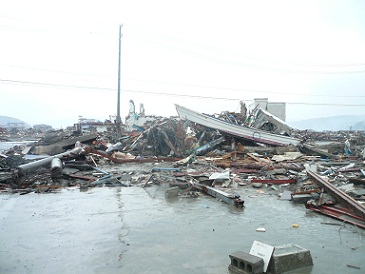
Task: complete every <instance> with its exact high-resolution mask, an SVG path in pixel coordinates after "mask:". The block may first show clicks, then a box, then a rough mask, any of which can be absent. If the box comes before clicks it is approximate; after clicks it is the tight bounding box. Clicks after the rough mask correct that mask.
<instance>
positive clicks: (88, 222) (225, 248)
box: [0, 185, 365, 274]
mask: <svg viewBox="0 0 365 274" xmlns="http://www.w3.org/2000/svg"><path fill="white" fill-rule="evenodd" d="M167 188H168V186H167V185H166V186H164V185H161V186H152V187H148V188H142V187H129V188H126V187H115V188H108V187H101V188H90V189H89V190H88V191H86V192H80V190H79V189H78V188H71V189H63V190H62V191H60V192H58V193H52V194H34V193H33V194H32V193H31V194H27V195H19V194H1V195H0V228H1V230H0V273H37V274H38V273H128V274H133V273H138V274H139V273H149V274H151V273H156V274H157V273H175V274H178V273H196V274H198V273H199V274H204V273H211V274H222V273H228V270H227V268H228V265H229V263H230V259H229V257H228V255H229V254H230V253H232V252H235V251H244V252H249V250H250V248H251V245H252V243H253V241H255V240H256V241H259V242H262V243H266V244H269V245H274V246H275V245H283V244H288V243H292V244H296V245H299V246H301V247H304V248H307V249H309V250H310V251H311V254H312V257H313V261H314V266H313V267H309V268H308V267H307V268H305V269H301V271H295V272H291V273H320V274H326V273H331V274H332V273H364V271H365V240H364V232H365V231H364V230H361V229H357V228H356V227H354V226H351V225H345V226H339V225H325V224H323V222H331V223H337V224H341V223H339V222H337V221H336V220H333V219H330V218H327V217H326V216H322V215H318V214H316V213H313V212H307V210H306V209H305V208H304V206H303V205H296V204H292V203H291V202H289V201H281V200H278V198H277V196H276V195H268V194H259V193H256V190H255V189H252V188H239V189H238V190H237V192H238V193H239V194H240V195H241V197H242V198H243V199H244V200H245V208H244V209H237V208H234V207H231V206H229V205H226V204H225V203H223V202H220V201H217V200H216V199H214V198H212V197H209V196H200V197H198V198H182V197H178V198H175V199H166V198H165V190H166V189H167ZM265 191H269V189H266V190H265ZM293 224H299V227H298V228H294V227H293ZM258 227H264V228H265V229H266V232H256V228H258ZM347 265H353V266H357V267H360V268H361V269H356V268H351V267H349V266H347Z"/></svg>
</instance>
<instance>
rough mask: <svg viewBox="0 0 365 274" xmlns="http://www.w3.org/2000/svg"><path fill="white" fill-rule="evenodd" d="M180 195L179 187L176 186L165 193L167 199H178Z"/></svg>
mask: <svg viewBox="0 0 365 274" xmlns="http://www.w3.org/2000/svg"><path fill="white" fill-rule="evenodd" d="M178 195H179V187H177V186H174V187H170V188H168V189H166V191H165V197H166V198H172V197H177V196H178Z"/></svg>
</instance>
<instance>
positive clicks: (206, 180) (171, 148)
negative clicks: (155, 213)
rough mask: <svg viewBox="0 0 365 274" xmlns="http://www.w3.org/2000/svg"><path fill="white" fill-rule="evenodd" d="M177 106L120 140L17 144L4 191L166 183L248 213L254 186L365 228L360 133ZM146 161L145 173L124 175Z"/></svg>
mask: <svg viewBox="0 0 365 274" xmlns="http://www.w3.org/2000/svg"><path fill="white" fill-rule="evenodd" d="M176 108H177V111H178V113H179V115H180V117H170V118H164V117H155V118H154V119H152V120H151V119H147V120H146V121H148V122H146V123H145V124H143V125H139V126H138V127H137V128H136V127H135V130H134V131H131V132H124V134H123V136H122V137H121V138H119V139H118V140H116V139H115V136H116V135H115V132H103V133H100V132H94V133H89V134H86V135H83V134H81V133H80V132H78V133H75V132H63V131H54V132H50V133H49V134H46V135H44V136H42V137H41V138H40V139H39V140H38V141H37V142H34V143H33V144H30V145H28V146H26V147H24V146H23V147H21V149H20V148H15V147H12V148H11V149H9V150H6V151H4V152H2V154H1V155H0V189H1V191H12V192H21V193H27V192H29V191H36V192H50V191H54V190H55V189H58V188H61V187H64V186H78V187H80V190H85V189H87V188H89V187H96V186H139V187H148V186H150V185H153V184H168V185H169V186H170V187H171V189H169V190H168V192H167V193H166V198H173V197H176V196H179V197H184V198H188V197H190V198H194V197H199V196H200V195H203V194H206V195H210V196H212V197H214V198H216V199H217V200H219V201H222V202H225V203H227V204H229V205H234V206H237V207H243V206H244V200H243V199H242V197H240V195H239V194H237V192H242V189H244V188H255V189H257V191H259V192H261V193H266V194H269V195H278V196H279V197H280V199H283V200H290V201H292V202H297V203H303V204H304V205H305V207H306V208H307V209H308V210H313V211H315V212H319V213H322V214H325V215H328V216H330V217H333V218H337V219H339V220H341V221H343V222H347V223H351V224H354V225H356V226H358V227H362V228H365V208H364V202H365V189H364V185H365V172H364V170H363V166H364V158H365V154H364V153H365V152H364V146H365V135H364V133H363V132H351V131H340V132H309V131H299V130H294V129H291V128H290V127H289V126H288V125H286V124H285V122H283V121H281V120H280V119H278V118H276V117H275V116H273V115H271V114H270V113H268V112H266V111H264V110H262V109H260V108H257V109H255V111H254V112H251V113H247V111H245V109H244V108H242V109H241V112H240V113H229V112H222V113H221V114H219V115H207V114H201V113H198V112H195V111H192V110H189V109H187V108H184V107H182V106H178V105H176ZM38 138H39V136H38ZM30 159H31V160H30ZM141 163H150V164H149V165H148V170H146V168H144V169H135V170H133V171H123V169H124V167H125V165H127V164H134V165H137V164H141Z"/></svg>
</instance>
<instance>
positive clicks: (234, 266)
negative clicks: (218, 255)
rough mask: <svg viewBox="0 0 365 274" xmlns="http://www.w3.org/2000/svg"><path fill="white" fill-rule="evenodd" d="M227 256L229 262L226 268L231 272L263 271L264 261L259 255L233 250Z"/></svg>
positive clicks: (257, 273) (244, 273) (255, 272)
mask: <svg viewBox="0 0 365 274" xmlns="http://www.w3.org/2000/svg"><path fill="white" fill-rule="evenodd" d="M229 257H230V259H231V264H230V265H229V267H228V270H229V271H230V273H232V274H246V273H249V274H251V273H252V274H259V273H263V271H264V261H263V259H262V258H260V257H257V256H254V255H251V254H249V253H246V252H242V251H237V252H234V253H232V254H230V255H229Z"/></svg>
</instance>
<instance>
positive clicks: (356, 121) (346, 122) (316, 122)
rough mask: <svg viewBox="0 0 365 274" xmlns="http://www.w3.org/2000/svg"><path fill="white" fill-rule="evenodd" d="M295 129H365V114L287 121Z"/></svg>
mask: <svg viewBox="0 0 365 274" xmlns="http://www.w3.org/2000/svg"><path fill="white" fill-rule="evenodd" d="M288 124H289V125H290V126H291V127H293V128H296V129H312V130H315V131H323V130H332V131H337V130H350V129H351V130H365V115H361V116H355V115H341V116H333V117H323V118H313V119H308V120H302V121H296V122H288Z"/></svg>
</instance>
